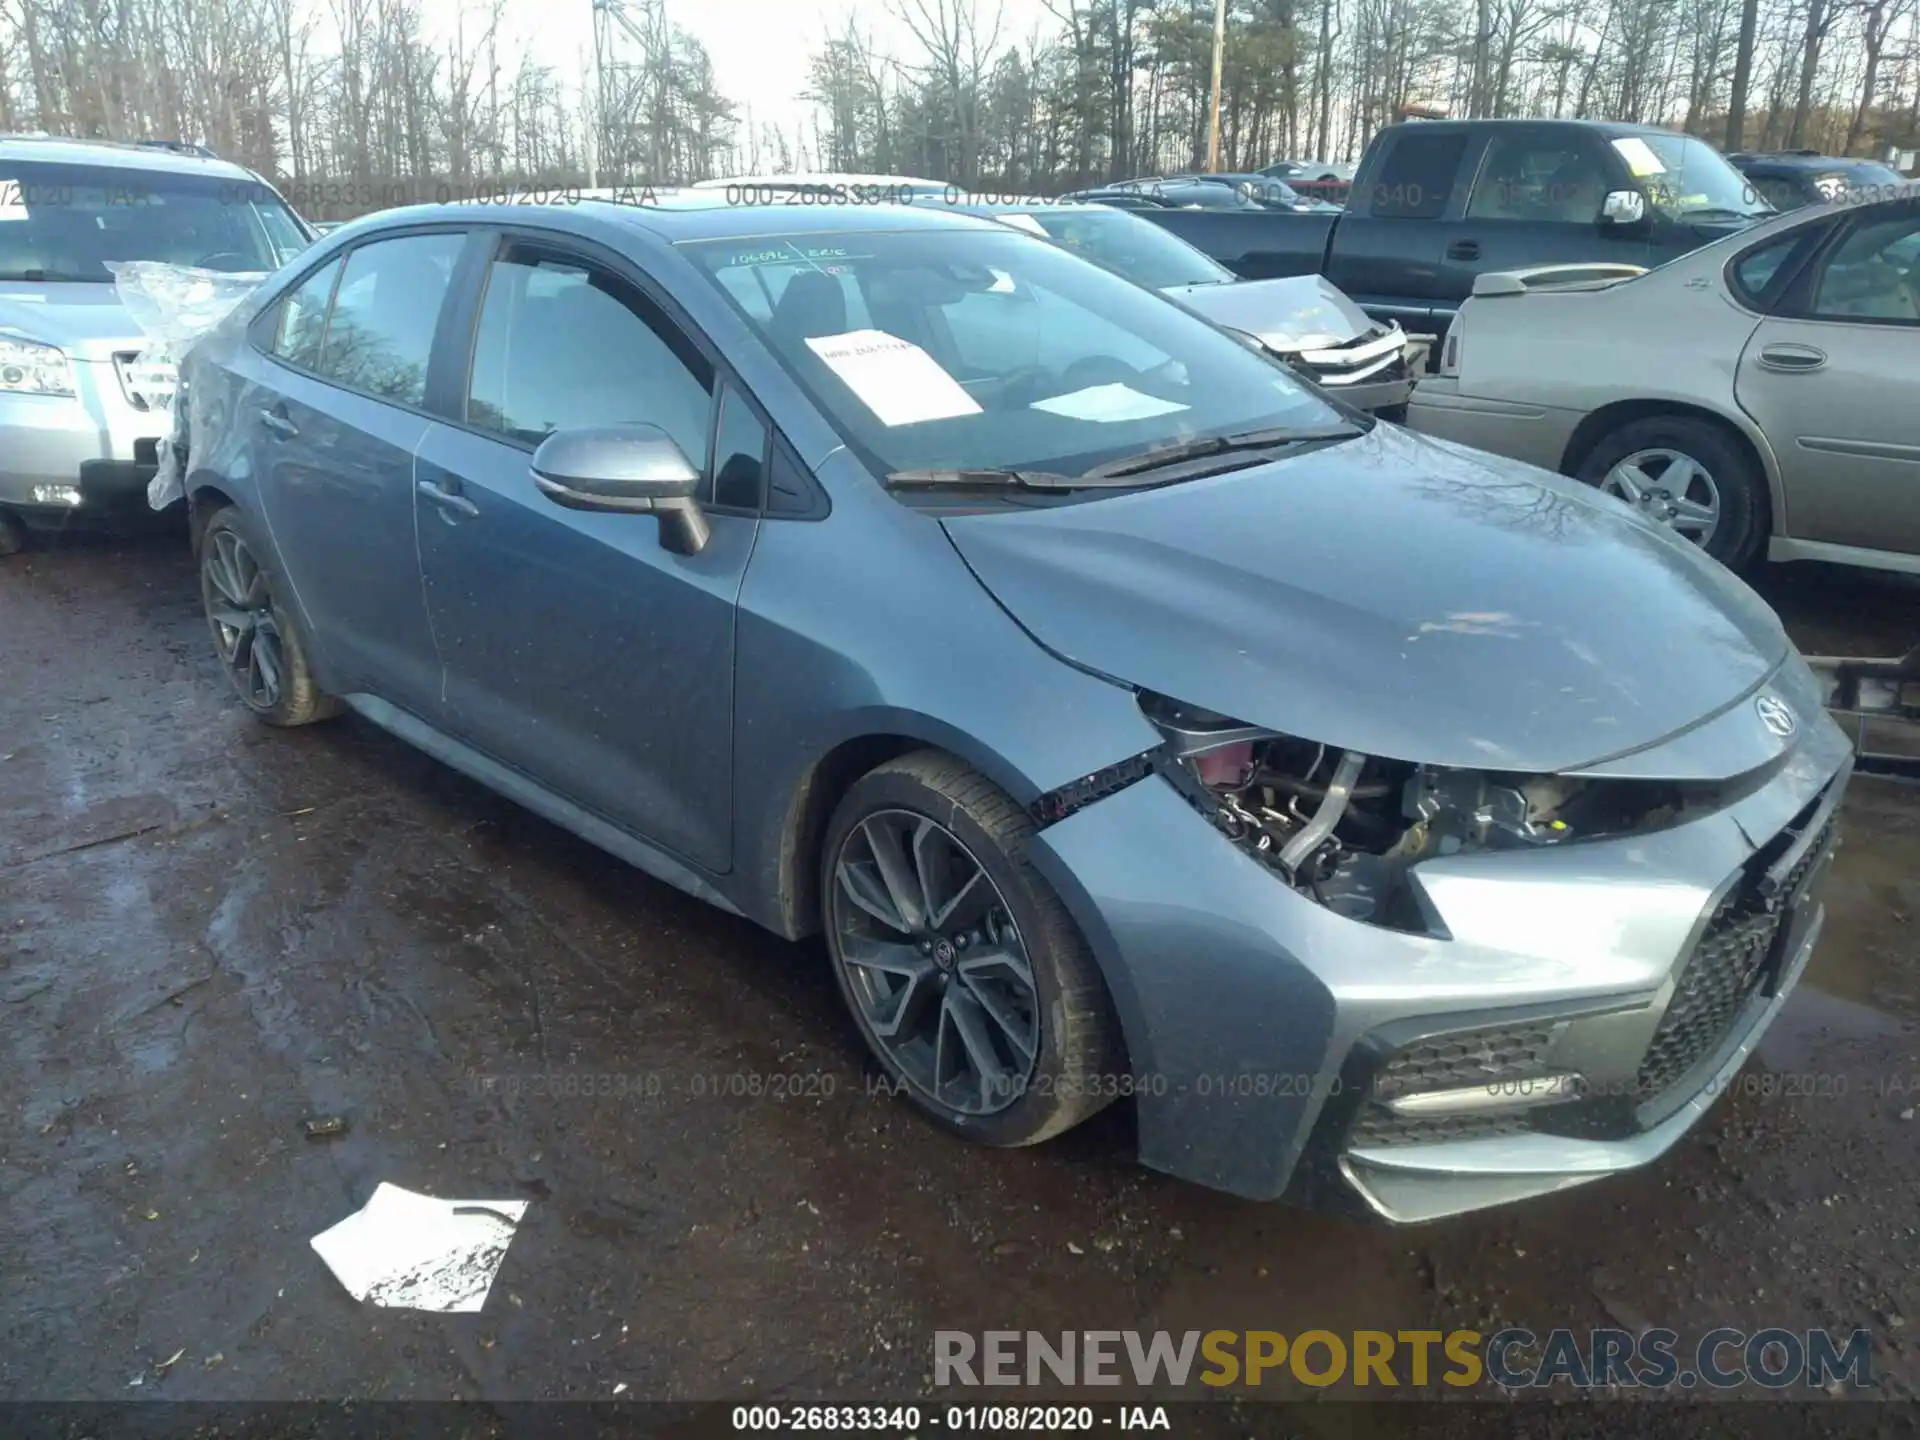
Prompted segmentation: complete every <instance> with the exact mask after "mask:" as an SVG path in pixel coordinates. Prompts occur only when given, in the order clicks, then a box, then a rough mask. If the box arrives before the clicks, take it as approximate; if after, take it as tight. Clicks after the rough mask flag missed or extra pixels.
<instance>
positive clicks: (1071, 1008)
mask: <svg viewBox="0 0 1920 1440" xmlns="http://www.w3.org/2000/svg"><path fill="white" fill-rule="evenodd" d="M1033 833H1034V827H1033V822H1032V821H1031V820H1030V819H1028V817H1027V815H1026V812H1025V811H1023V810H1022V809H1021V808H1020V807H1019V806H1018V805H1016V804H1015V803H1014V802H1013V800H1012V799H1011V798H1009V797H1008V796H1007V795H1006V794H1005V793H1004V792H1003V791H1001V790H1000V789H999V787H997V786H996V785H994V784H993V782H992V781H990V780H988V779H987V778H986V777H985V776H983V775H981V774H979V773H978V772H977V771H975V770H973V769H971V768H970V767H969V766H967V765H965V764H963V763H962V762H961V761H959V760H956V759H954V758H953V757H952V756H949V755H943V754H941V753H939V752H937V751H933V750H920V751H915V752H914V753H912V754H909V755H904V756H902V757H900V758H899V759H897V760H891V761H889V762H887V763H886V764H884V765H882V766H880V767H879V768H878V769H875V770H873V771H870V772H869V773H868V774H866V775H865V776H863V777H862V778H861V779H859V780H858V781H856V782H855V783H854V785H853V787H852V788H851V789H850V790H848V792H847V794H846V796H845V797H844V798H843V799H842V800H841V802H840V804H839V806H838V808H836V809H835V811H834V813H833V818H832V820H831V821H830V822H829V823H828V826H827V833H826V837H825V842H824V845H823V847H822V851H821V856H822V863H821V904H820V913H821V916H822V919H823V923H824V925H825V928H826V932H827V949H828V952H829V954H830V955H831V956H832V959H833V971H834V979H835V981H836V982H837V983H838V984H839V987H840V994H841V997H842V998H843V999H844V1000H845V1001H846V1003H847V1008H848V1009H849V1010H850V1011H851V1012H852V1014H853V1018H854V1023H855V1024H856V1025H857V1026H858V1027H859V1029H860V1033H861V1035H862V1037H863V1038H864V1039H865V1040H866V1042H867V1045H868V1048H869V1049H870V1050H871V1051H872V1052H873V1055H874V1058H875V1059H876V1060H877V1061H878V1062H879V1064H880V1066H881V1068H882V1069H883V1070H884V1071H885V1072H886V1074H887V1077H888V1079H889V1081H890V1082H891V1086H892V1088H893V1089H894V1091H895V1092H896V1093H904V1094H906V1095H907V1097H908V1098H909V1099H911V1100H912V1101H913V1103H914V1104H915V1105H917V1106H918V1107H919V1108H920V1109H921V1111H922V1112H924V1113H925V1114H927V1115H928V1116H930V1117H931V1118H932V1119H933V1120H934V1121H935V1122H936V1123H938V1124H939V1125H941V1126H943V1127H945V1128H946V1129H948V1130H951V1131H953V1132H954V1133H956V1134H959V1135H963V1136H965V1137H966V1138H968V1139H970V1140H976V1141H979V1142H981V1143H983V1144H987V1145H998V1146H1014V1145H1032V1144H1036V1143H1038V1142H1039V1141H1042V1140H1046V1139H1049V1138H1050V1137H1052V1136H1054V1135H1058V1134H1060V1133H1061V1132H1063V1131H1065V1130H1068V1129H1071V1128H1072V1127H1073V1126H1075V1125H1077V1124H1079V1123H1080V1122H1081V1121H1082V1120H1085V1119H1087V1118H1088V1117H1089V1116H1091V1115H1093V1114H1094V1113H1096V1112H1097V1111H1099V1110H1101V1109H1103V1108H1104V1107H1105V1106H1106V1105H1107V1104H1108V1103H1109V1102H1110V1101H1111V1100H1113V1099H1114V1098H1115V1097H1116V1095H1118V1094H1119V1093H1121V1092H1122V1091H1123V1090H1125V1089H1127V1088H1128V1086H1127V1076H1126V1075H1125V1074H1124V1048H1123V1046H1122V1045H1121V1042H1120V1034H1119V1025H1118V1022H1117V1021H1116V1020H1115V1018H1114V1015H1113V1008H1112V1005H1111V1003H1110V1002H1109V1000H1108V996H1107V991H1106V986H1105V983H1104V982H1103V981H1102V979H1101V976H1100V972H1099V967H1098V966H1097V964H1096V963H1095V961H1094V958H1093V954H1092V952H1091V951H1090V950H1089V948H1088V946H1087V943H1086V940H1085V939H1084V938H1083V937H1082V936H1081V934H1080V931H1079V929H1078V927H1077V926H1075V924H1074V923H1073V919H1072V917H1071V916H1070V915H1069V914H1068V913H1067V909H1066V906H1065V905H1064V904H1062V903H1061V901H1060V897H1059V896H1058V895H1056V894H1055V893H1054V891H1053V889H1052V887H1051V886H1049V885H1048V884H1047V882H1046V880H1045V879H1044V878H1042V876H1041V875H1040V873H1039V872H1038V871H1037V870H1035V869H1034V867H1033V866H1032V864H1031V863H1030V862H1029V861H1028V860H1027V858H1026V846H1027V843H1028V841H1029V840H1030V839H1031V837H1032V835H1033ZM949 892H951V893H949ZM943 910H944V912H945V913H944V916H943V915H942V913H941V912H942V911H943ZM983 1060H984V1062H985V1063H981V1062H982V1061H983Z"/></svg>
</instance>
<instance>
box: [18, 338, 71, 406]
mask: <svg viewBox="0 0 1920 1440" xmlns="http://www.w3.org/2000/svg"><path fill="white" fill-rule="evenodd" d="M0 391H5V392H7V393H9V394H15V395H22V394H24V395H71V394H73V366H72V365H71V364H69V363H68V361H67V355H66V352H65V351H64V350H61V349H59V348H58V347H57V346H53V345H42V344H41V343H40V342H39V341H37V340H21V339H18V338H16V337H13V336H10V335H0Z"/></svg>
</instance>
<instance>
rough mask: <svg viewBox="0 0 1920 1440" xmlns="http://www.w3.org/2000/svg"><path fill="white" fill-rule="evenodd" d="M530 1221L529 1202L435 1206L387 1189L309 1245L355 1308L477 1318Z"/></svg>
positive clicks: (434, 1202) (422, 1197) (409, 1193)
mask: <svg viewBox="0 0 1920 1440" xmlns="http://www.w3.org/2000/svg"><path fill="white" fill-rule="evenodd" d="M526 1213H527V1202H526V1201H525V1200H436V1199H434V1198H433V1197H432V1196H431V1195H419V1194H416V1193H415V1192H413V1191H411V1190H403V1189H401V1188H400V1187H399V1186H398V1185H388V1184H385V1183H383V1184H381V1186H380V1188H379V1189H377V1190H375V1191H374V1192H373V1198H372V1199H370V1200H369V1201H367V1203H366V1204H365V1205H364V1206H363V1207H362V1208H361V1209H359V1210H357V1211H355V1212H354V1213H353V1214H351V1215H349V1216H348V1217H347V1218H346V1219H344V1220H342V1221H341V1222H340V1223H339V1224H338V1225H335V1226H334V1227H333V1228H332V1229H330V1230H323V1231H322V1232H321V1233H320V1234H318V1235H316V1236H314V1237H313V1240H312V1242H311V1243H312V1245H313V1248H314V1250H315V1251H316V1252H317V1253H318V1254H319V1256H320V1258H321V1259H322V1260H324V1261H326V1262H327V1268H328V1269H329V1270H331V1271H333V1273H334V1276H335V1277H336V1278H337V1279H338V1280H339V1281H340V1283H341V1284H342V1285H344V1286H346V1287H347V1293H348V1294H350V1295H352V1296H353V1298H354V1299H356V1300H362V1301H371V1302H372V1303H373V1304H375V1305H379V1306H382V1307H384V1308H386V1309H389V1310H438V1311H443V1312H452V1313H460V1314H472V1313H475V1312H477V1311H478V1310H479V1309H480V1308H481V1307H482V1306H484V1305H485V1304H486V1303H487V1291H488V1290H489V1289H491V1288H492V1286H493V1280H494V1277H495V1276H496V1275H498V1274H499V1273H500V1265H501V1262H502V1261H504V1260H505V1259H506V1258H507V1246H508V1245H509V1244H511V1243H512V1241H513V1235H514V1230H515V1228H516V1227H517V1226H518V1225H519V1224H520V1221H521V1219H522V1218H523V1217H524V1216H525V1215H526Z"/></svg>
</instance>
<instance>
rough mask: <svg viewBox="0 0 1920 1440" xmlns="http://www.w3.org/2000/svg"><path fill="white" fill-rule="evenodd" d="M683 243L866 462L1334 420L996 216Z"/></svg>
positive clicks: (1076, 469) (1245, 360)
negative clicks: (991, 222)
mask: <svg viewBox="0 0 1920 1440" xmlns="http://www.w3.org/2000/svg"><path fill="white" fill-rule="evenodd" d="M685 250H686V251H687V253H689V254H690V255H691V256H692V257H693V259H694V260H695V262H696V264H697V265H698V266H699V267H700V268H701V269H702V270H703V271H704V272H705V273H706V274H707V275H708V276H709V277H711V278H712V280H713V281H714V283H715V284H717V285H718V286H719V287H720V288H721V289H722V290H723V291H724V292H725V294H726V295H727V297H728V298H729V299H730V300H731V301H732V302H733V304H734V305H735V307H736V308H738V309H739V311H740V312H741V314H743V315H744V316H745V317H746V319H747V320H748V322H749V323H750V324H752V325H753V327H754V328H755V329H756V330H757V331H758V332H759V334H760V335H761V337H762V338H763V339H764V340H765V341H766V343H767V345H768V346H769V347H770V348H771V349H772V350H773V352H774V353H775V354H776V355H777V356H778V357H779V358H780V360H781V361H782V363H783V364H784V365H785V366H786V367H787V368H788V370H789V371H790V372H791V373H792V374H793V376H794V377H795V379H796V380H798V381H799V383H800V384H801V385H802V386H803V387H805V389H806V390H807V391H808V392H809V393H810V394H811V395H812V397H813V399H814V401H815V403H816V404H818V405H819V407H820V408H821V410H822V411H823V412H824V413H825V414H826V415H827V416H828V417H830V418H831V420H832V421H833V423H834V425H835V426H836V428H837V429H838V430H839V432H840V434H841V435H842V436H843V438H845V439H846V441H847V442H848V444H849V446H850V447H852V448H853V449H854V451H855V452H856V453H857V454H859V455H860V456H861V458H862V459H863V460H864V461H865V462H866V463H867V464H868V465H869V466H870V467H871V468H873V469H874V470H875V471H876V473H878V474H880V475H883V476H884V475H888V474H892V473H894V472H898V471H917V470H936V471H951V470H981V471H986V470H991V471H1007V470H1021V471H1046V472H1050V473H1052V474H1059V475H1068V476H1078V475H1082V474H1084V473H1085V472H1086V471H1087V470H1089V469H1091V468H1092V467H1094V466H1096V465H1099V464H1102V463H1104V462H1107V461H1112V460H1118V459H1121V458H1123V457H1127V456H1133V455H1137V454H1139V453H1141V452H1142V451H1145V450H1148V449H1151V448H1154V447H1157V446H1161V445H1168V444H1178V443H1181V442H1187V441H1193V440H1198V439H1204V438H1211V437H1214V436H1226V435H1236V434H1242V433H1245V432H1248V431H1254V430H1270V429H1285V430H1288V431H1299V432H1301V433H1302V434H1312V433H1323V432H1325V431H1327V430H1329V429H1336V428H1338V427H1340V426H1342V425H1343V424H1346V423H1348V422H1347V421H1346V420H1345V418H1344V417H1343V416H1342V415H1341V414H1340V413H1339V412H1336V411H1335V410H1334V409H1333V408H1332V407H1330V406H1329V405H1327V404H1326V402H1324V401H1323V400H1321V399H1319V398H1318V397H1317V396H1316V395H1314V394H1313V393H1312V392H1311V391H1309V390H1307V389H1306V388H1305V387H1303V386H1302V385H1301V384H1300V382H1299V381H1297V380H1295V379H1294V378H1293V377H1292V376H1291V375H1290V373H1289V372H1288V371H1287V370H1286V369H1284V368H1283V367H1282V366H1280V365H1279V364H1277V363H1275V362H1273V361H1270V360H1268V359H1265V358H1263V357H1262V356H1260V355H1259V354H1257V353H1255V352H1254V351H1252V350H1250V349H1249V348H1247V347H1246V346H1244V345H1242V344H1240V343H1239V342H1237V341H1235V340H1233V339H1231V338H1230V337H1228V336H1227V335H1226V334H1224V333H1223V332H1221V331H1219V330H1216V329H1214V328H1213V327H1212V326H1211V325H1208V324H1207V323H1206V322H1205V321H1204V320H1201V319H1199V318H1197V317H1196V316H1193V315H1191V314H1189V313H1187V312H1186V311H1185V310H1183V309H1181V308H1180V307H1179V306H1177V305H1175V304H1173V303H1171V302H1170V301H1167V300H1163V299H1161V298H1160V297H1158V296H1157V295H1154V294H1152V293H1151V292H1149V291H1147V290H1144V289H1142V288H1140V287H1139V286H1137V285H1135V284H1133V283H1132V282H1131V281H1129V280H1125V279H1122V278H1121V277H1120V276H1118V275H1116V274H1114V273H1113V272H1111V271H1109V270H1105V269H1103V268H1101V267H1099V266H1097V265H1090V264H1088V263H1087V262H1086V261H1084V260H1081V259H1079V258H1078V257H1077V256H1075V255H1072V254H1070V253H1069V252H1067V251H1066V250H1064V249H1062V248H1061V247H1059V246H1057V245H1054V244H1049V243H1046V242H1044V241H1040V240H1037V239H1035V238H1033V237H1030V236H1025V235H1021V234H1018V233H1016V232H1015V231H1014V230H1012V229H1010V228H1009V229H1005V230H1004V231H1003V233H983V232H982V231H980V230H975V229H972V228H969V229H966V230H919V231H905V230H872V231H850V232H842V233H838V234H831V235H823V234H820V233H818V232H813V233H807V234H797V235H769V236H764V237H755V238H754V239H752V240H750V241H749V240H740V239H734V240H724V241H722V240H712V241H698V242H689V243H688V244H687V245H686V246H685Z"/></svg>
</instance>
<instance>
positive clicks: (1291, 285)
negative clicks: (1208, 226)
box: [1164, 275, 1373, 351]
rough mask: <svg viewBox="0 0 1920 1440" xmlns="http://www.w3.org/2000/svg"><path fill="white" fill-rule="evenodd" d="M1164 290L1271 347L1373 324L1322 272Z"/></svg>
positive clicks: (1301, 345) (1299, 344) (1340, 335)
mask: <svg viewBox="0 0 1920 1440" xmlns="http://www.w3.org/2000/svg"><path fill="white" fill-rule="evenodd" d="M1164 293H1165V294H1166V296H1167V298H1168V299H1170V300H1176V301H1178V302H1179V303H1180V304H1182V305H1184V306H1186V307H1187V309H1189V310H1191V311H1193V312H1194V313H1195V314H1197V315H1200V316H1203V317H1205V318H1206V319H1208V320H1211V321H1213V323H1214V324H1216V325H1225V326H1228V327H1230V328H1231V329H1234V330H1239V331H1242V332H1244V333H1246V334H1248V335H1252V336H1253V337H1254V338H1255V339H1257V340H1259V341H1260V342H1261V343H1262V344H1264V345H1266V346H1268V347H1269V348H1271V349H1274V350H1282V351H1287V350H1315V349H1319V348H1321V347H1323V346H1328V345H1344V344H1346V343H1347V342H1348V341H1349V340H1352V339H1355V338H1357V337H1358V336H1361V335H1364V334H1366V333H1367V331H1369V330H1371V329H1372V328H1373V321H1371V320H1369V319H1368V318H1367V314H1366V312H1365V311H1364V310H1362V309H1361V308H1360V307H1359V306H1358V305H1356V304H1354V303H1353V301H1351V300H1349V299H1348V298H1347V297H1346V296H1345V295H1344V294H1343V293H1341V291H1340V289H1339V288H1338V287H1337V286H1335V285H1333V284H1332V283H1331V282H1330V281H1328V280H1327V278H1326V277H1325V276H1323V275H1293V276H1289V277H1287V278H1285V279H1281V280H1241V281H1238V282H1230V283H1227V284H1223V285H1172V286H1169V287H1168V288H1167V289H1166V291H1165V292H1164Z"/></svg>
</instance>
